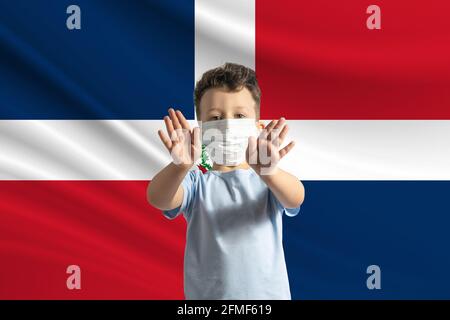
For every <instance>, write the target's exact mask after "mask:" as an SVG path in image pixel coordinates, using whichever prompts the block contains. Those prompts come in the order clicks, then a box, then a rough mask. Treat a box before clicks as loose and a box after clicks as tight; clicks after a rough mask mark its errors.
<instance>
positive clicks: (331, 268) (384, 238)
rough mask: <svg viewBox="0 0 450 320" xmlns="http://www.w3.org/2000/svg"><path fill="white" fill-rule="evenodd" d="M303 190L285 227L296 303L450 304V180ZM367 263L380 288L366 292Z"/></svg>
mask: <svg viewBox="0 0 450 320" xmlns="http://www.w3.org/2000/svg"><path fill="white" fill-rule="evenodd" d="M304 185H305V189H306V197H305V202H304V204H303V206H302V209H301V211H300V214H299V215H298V216H297V217H295V218H289V217H285V218H284V223H283V227H284V246H285V254H286V263H287V267H288V273H289V279H290V283H291V291H292V297H293V299H450V277H449V276H448V273H449V271H450V251H449V244H450V233H449V226H450V215H449V212H450V202H449V200H448V195H449V194H450V182H448V181H305V182H304ZM372 265H376V266H378V267H379V268H380V270H379V274H380V277H379V280H380V287H381V288H380V289H372V290H370V289H368V287H367V279H368V278H369V277H370V276H371V275H372V274H373V272H369V273H367V268H368V267H369V266H372ZM369 282H370V281H369Z"/></svg>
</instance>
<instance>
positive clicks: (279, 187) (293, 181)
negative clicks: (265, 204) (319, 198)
mask: <svg viewBox="0 0 450 320" xmlns="http://www.w3.org/2000/svg"><path fill="white" fill-rule="evenodd" d="M261 179H262V180H263V181H264V182H265V183H266V185H267V186H268V187H269V189H270V190H271V191H272V193H273V194H274V195H275V197H276V198H277V199H278V201H280V202H281V204H282V205H283V206H284V207H285V208H298V207H300V205H301V204H302V203H303V200H304V199H305V188H304V186H303V184H302V183H301V181H300V180H299V179H298V178H297V177H295V176H293V175H291V174H290V173H287V172H286V171H284V170H282V169H280V168H276V169H275V171H274V172H273V173H272V174H268V175H261Z"/></svg>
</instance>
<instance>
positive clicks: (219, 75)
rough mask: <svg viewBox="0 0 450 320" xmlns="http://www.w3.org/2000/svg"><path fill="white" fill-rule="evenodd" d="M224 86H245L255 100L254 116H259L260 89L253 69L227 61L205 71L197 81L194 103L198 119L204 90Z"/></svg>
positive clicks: (235, 88) (232, 87) (236, 88)
mask: <svg viewBox="0 0 450 320" xmlns="http://www.w3.org/2000/svg"><path fill="white" fill-rule="evenodd" d="M220 87H225V88H226V89H227V90H229V91H239V90H241V89H242V88H243V87H245V88H247V89H248V90H249V91H250V93H251V94H252V96H253V99H254V100H255V102H256V106H255V108H256V116H257V118H259V107H260V102H261V89H260V88H259V85H258V81H257V79H256V73H255V71H254V70H253V69H251V68H248V67H246V66H243V65H241V64H237V63H231V62H227V63H225V64H223V65H221V66H219V67H216V68H213V69H210V70H208V71H206V72H205V73H204V74H203V76H202V78H201V79H200V80H199V81H197V83H196V85H195V90H194V104H195V112H196V113H197V118H198V119H200V100H201V98H202V96H203V94H204V93H205V91H206V90H208V89H211V88H220Z"/></svg>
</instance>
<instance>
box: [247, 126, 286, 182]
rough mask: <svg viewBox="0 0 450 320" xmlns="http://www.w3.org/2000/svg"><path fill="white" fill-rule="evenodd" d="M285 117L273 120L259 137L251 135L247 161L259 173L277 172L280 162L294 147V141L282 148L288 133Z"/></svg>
mask: <svg viewBox="0 0 450 320" xmlns="http://www.w3.org/2000/svg"><path fill="white" fill-rule="evenodd" d="M288 130H289V128H288V126H287V124H286V120H285V119H284V118H280V119H279V120H272V121H271V122H270V123H269V124H268V125H267V126H266V127H265V128H264V129H263V130H262V132H261V134H260V135H259V137H258V138H256V137H250V138H249V140H248V148H247V162H248V164H249V165H250V167H252V168H253V170H255V172H256V173H258V174H259V175H270V174H273V173H274V172H275V169H276V167H277V165H278V162H279V161H280V160H281V159H282V158H283V157H284V156H285V155H286V154H287V153H288V152H289V151H291V149H292V148H293V147H294V141H291V142H289V144H288V145H286V146H285V147H284V148H282V149H280V146H281V145H282V144H283V142H284V139H285V138H286V135H287V133H288Z"/></svg>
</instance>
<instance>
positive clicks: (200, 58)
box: [195, 0, 255, 80]
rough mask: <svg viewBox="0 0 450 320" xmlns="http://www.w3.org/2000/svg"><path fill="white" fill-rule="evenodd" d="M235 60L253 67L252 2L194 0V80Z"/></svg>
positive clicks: (253, 11)
mask: <svg viewBox="0 0 450 320" xmlns="http://www.w3.org/2000/svg"><path fill="white" fill-rule="evenodd" d="M225 62H235V63H240V64H243V65H245V66H248V67H250V68H252V69H254V68H255V2H254V1H253V0H251V1H249V0H228V1H223V0H196V1H195V79H196V80H199V79H200V77H201V76H202V74H203V73H204V72H205V71H207V70H208V69H211V68H214V67H217V66H219V65H222V64H223V63H225Z"/></svg>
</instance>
